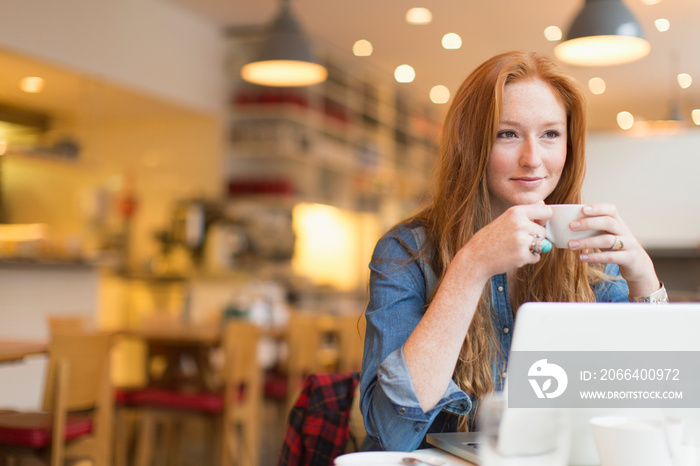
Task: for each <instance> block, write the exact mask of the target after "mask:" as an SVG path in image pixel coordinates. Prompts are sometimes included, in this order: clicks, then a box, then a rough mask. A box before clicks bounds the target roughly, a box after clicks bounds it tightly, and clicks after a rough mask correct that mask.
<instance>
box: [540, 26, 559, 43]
mask: <svg viewBox="0 0 700 466" xmlns="http://www.w3.org/2000/svg"><path fill="white" fill-rule="evenodd" d="M561 36H562V34H561V29H559V28H558V27H557V26H547V27H546V28H544V38H545V39H547V40H548V41H551V42H555V41H558V40H561Z"/></svg>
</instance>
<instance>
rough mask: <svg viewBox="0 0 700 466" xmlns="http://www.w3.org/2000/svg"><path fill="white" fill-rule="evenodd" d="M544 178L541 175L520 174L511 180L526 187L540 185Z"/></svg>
mask: <svg viewBox="0 0 700 466" xmlns="http://www.w3.org/2000/svg"><path fill="white" fill-rule="evenodd" d="M543 179H544V178H542V177H539V176H520V177H517V178H511V180H512V181H513V182H515V183H517V184H519V185H521V186H525V187H530V188H531V187H535V186H539V185H540V184H541V183H542V180H543Z"/></svg>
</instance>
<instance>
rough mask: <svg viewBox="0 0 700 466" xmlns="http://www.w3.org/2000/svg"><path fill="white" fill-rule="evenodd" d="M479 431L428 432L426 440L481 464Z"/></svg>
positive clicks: (460, 456)
mask: <svg viewBox="0 0 700 466" xmlns="http://www.w3.org/2000/svg"><path fill="white" fill-rule="evenodd" d="M478 435H479V433H478V432H440V433H436V434H428V435H427V436H426V438H425V440H426V441H427V442H428V443H429V444H431V445H433V446H435V447H437V448H439V449H440V450H445V451H446V452H448V453H451V454H453V455H455V456H457V457H459V458H462V459H465V460H467V461H471V462H472V463H474V464H481V463H480V461H479V442H478Z"/></svg>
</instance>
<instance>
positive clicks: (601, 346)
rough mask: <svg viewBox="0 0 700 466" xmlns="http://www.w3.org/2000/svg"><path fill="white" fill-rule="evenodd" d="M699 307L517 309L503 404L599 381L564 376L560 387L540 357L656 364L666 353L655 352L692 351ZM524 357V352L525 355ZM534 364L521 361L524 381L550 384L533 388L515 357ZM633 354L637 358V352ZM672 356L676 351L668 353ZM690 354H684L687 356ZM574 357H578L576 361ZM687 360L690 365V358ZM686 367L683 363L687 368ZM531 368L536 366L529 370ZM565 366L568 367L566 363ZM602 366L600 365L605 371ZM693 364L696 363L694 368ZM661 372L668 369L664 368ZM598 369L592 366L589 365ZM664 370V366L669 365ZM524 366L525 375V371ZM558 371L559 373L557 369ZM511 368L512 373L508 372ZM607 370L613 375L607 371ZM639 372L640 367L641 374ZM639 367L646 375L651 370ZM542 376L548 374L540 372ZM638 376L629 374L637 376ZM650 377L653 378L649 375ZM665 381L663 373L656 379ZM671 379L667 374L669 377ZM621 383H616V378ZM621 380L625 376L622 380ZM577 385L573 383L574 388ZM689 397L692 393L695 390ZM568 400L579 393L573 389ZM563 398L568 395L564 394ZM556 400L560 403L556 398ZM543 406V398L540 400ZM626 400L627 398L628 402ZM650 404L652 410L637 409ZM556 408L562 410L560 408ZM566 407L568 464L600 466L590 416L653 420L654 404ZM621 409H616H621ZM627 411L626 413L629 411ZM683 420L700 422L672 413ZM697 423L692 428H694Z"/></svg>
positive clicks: (552, 367)
mask: <svg viewBox="0 0 700 466" xmlns="http://www.w3.org/2000/svg"><path fill="white" fill-rule="evenodd" d="M698 329H700V303H671V304H663V305H658V304H640V303H526V304H524V305H523V306H521V307H520V309H518V312H517V316H516V319H515V328H514V333H513V342H512V345H511V349H510V356H509V367H508V377H507V379H506V380H507V391H508V400H509V406H512V405H513V403H512V401H513V400H516V399H518V398H517V397H516V396H515V395H514V392H515V391H516V390H517V393H518V394H525V393H526V392H527V396H528V397H530V398H533V399H535V400H537V398H542V399H545V398H548V397H551V398H552V399H553V398H556V397H558V396H559V395H560V394H561V392H563V391H565V389H566V388H567V382H568V387H569V391H570V392H571V391H572V390H573V389H574V388H573V387H576V388H575V389H576V390H578V387H579V386H581V384H582V381H583V380H587V379H586V378H588V380H591V383H592V382H593V381H594V379H595V382H597V383H602V381H601V380H600V378H601V377H609V376H610V374H607V373H606V374H605V375H603V374H602V373H601V371H595V370H586V371H584V370H580V368H578V367H577V369H576V371H571V370H568V369H569V367H567V366H566V364H563V366H564V368H565V369H567V372H569V375H568V379H567V381H565V382H563V383H562V381H561V380H558V379H557V377H556V375H557V373H556V371H557V370H559V369H561V367H559V366H558V365H556V364H553V362H554V359H553V357H552V358H549V361H548V360H547V357H546V355H547V354H549V355H557V356H559V357H563V358H564V360H565V361H566V362H570V360H566V358H567V357H569V356H571V355H576V354H578V355H579V356H581V355H582V353H581V352H588V353H590V354H586V355H584V356H591V357H592V356H595V357H599V358H601V357H605V355H606V354H607V355H608V356H609V355H610V354H612V353H610V352H618V353H616V354H618V355H623V353H621V352H629V353H626V355H627V356H632V357H634V356H635V353H636V352H646V353H645V354H647V355H649V354H652V355H656V357H658V358H664V357H667V358H668V357H670V356H671V353H666V354H664V353H661V352H692V351H700V338H698ZM525 352H530V353H525ZM526 354H527V356H528V357H534V358H536V359H538V360H537V361H534V362H533V364H532V365H530V364H529V362H528V363H527V368H529V370H530V375H538V373H537V372H534V371H540V372H539V374H542V373H548V374H549V375H551V376H552V377H549V378H550V379H553V380H556V382H552V380H549V381H546V380H545V382H546V383H542V384H541V385H540V384H538V382H537V380H536V377H528V371H527V370H525V371H524V372H523V370H522V368H521V367H520V366H519V364H520V363H519V362H518V364H516V361H521V360H522V358H519V357H520V356H523V355H526ZM640 354H641V353H640ZM674 354H676V353H674ZM687 354H691V353H687ZM579 359H580V358H579ZM693 360H697V359H695V358H693ZM692 362H693V361H690V363H691V364H692ZM536 363H537V364H536ZM571 364H573V363H571ZM608 365H610V364H609V363H608V364H601V365H600V367H602V368H605V366H608ZM695 365H697V364H695ZM666 366H668V364H667V365H666ZM596 367H598V366H596ZM669 367H670V366H669ZM527 368H526V369H527ZM557 368H559V369H557ZM516 369H517V370H516ZM609 369H613V367H610V368H609ZM614 369H616V371H615V372H614V373H613V375H612V377H613V378H615V377H617V376H620V377H622V379H624V378H627V375H628V374H627V372H629V376H630V378H631V377H634V376H635V374H634V372H632V371H631V370H629V371H625V370H623V371H622V372H620V370H618V369H624V368H621V367H620V368H614ZM643 369H644V368H643ZM646 369H649V370H650V369H652V368H651V367H649V368H646ZM548 371H549V372H548ZM639 374H640V372H639V371H638V372H637V376H639ZM642 375H643V376H644V377H649V376H650V375H651V374H650V372H648V371H647V372H642ZM656 375H657V374H656V373H654V377H656ZM662 375H663V377H666V374H665V373H664V374H662ZM672 376H673V374H669V377H672ZM622 379H621V380H622ZM628 381H629V378H628ZM577 384H578V385H577ZM695 391H696V392H697V390H695ZM575 393H576V395H579V394H580V393H581V392H580V391H576V392H575ZM569 394H571V393H569ZM562 399H563V397H562ZM545 401H551V400H545ZM628 401H629V400H628ZM647 405H649V406H654V407H652V408H649V407H645V406H647ZM562 406H563V405H562ZM576 406H577V405H575V404H574V405H571V406H568V407H567V409H570V410H571V421H572V443H571V457H570V464H571V465H576V466H588V465H598V464H600V462H599V459H598V455H597V452H596V448H595V443H594V440H593V434H592V431H591V429H590V426H589V420H590V419H591V418H592V417H595V416H600V415H608V414H618V415H619V414H623V415H627V416H639V417H647V418H648V417H660V416H661V408H659V407H658V406H660V404H659V403H656V404H655V405H654V404H653V403H649V404H646V405H645V404H644V403H636V404H635V403H631V404H630V403H629V402H628V403H627V404H625V403H620V402H619V400H615V402H606V403H603V402H598V403H588V406H587V407H582V408H579V407H576ZM621 406H622V407H621ZM629 406H632V407H629ZM680 411H681V412H682V414H684V415H685V417H686V419H687V418H688V417H690V418H691V421H693V422H694V421H695V419H694V418H698V420H700V416H698V412H699V411H700V410H698V409H691V408H684V409H681V410H680ZM698 425H700V424H698Z"/></svg>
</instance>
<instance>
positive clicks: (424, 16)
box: [406, 8, 433, 24]
mask: <svg viewBox="0 0 700 466" xmlns="http://www.w3.org/2000/svg"><path fill="white" fill-rule="evenodd" d="M432 20H433V14H432V13H431V12H430V10H428V9H427V8H411V9H410V10H408V11H407V12H406V21H407V22H408V23H410V24H428V23H430V22H431V21H432Z"/></svg>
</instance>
